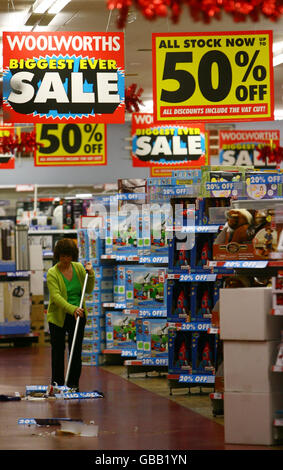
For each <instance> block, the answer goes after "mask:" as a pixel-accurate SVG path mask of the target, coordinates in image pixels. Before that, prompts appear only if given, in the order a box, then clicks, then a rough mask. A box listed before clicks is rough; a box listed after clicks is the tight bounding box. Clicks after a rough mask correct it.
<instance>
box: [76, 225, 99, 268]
mask: <svg viewBox="0 0 283 470" xmlns="http://www.w3.org/2000/svg"><path fill="white" fill-rule="evenodd" d="M77 232H78V237H77V241H78V250H79V259H80V260H81V262H82V263H83V264H84V263H85V262H87V261H90V262H91V263H92V265H93V266H99V264H100V257H101V255H102V254H103V253H104V240H103V239H102V238H101V237H100V236H99V231H98V230H97V229H78V231H77Z"/></svg>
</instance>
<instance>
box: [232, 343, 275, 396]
mask: <svg viewBox="0 0 283 470" xmlns="http://www.w3.org/2000/svg"><path fill="white" fill-rule="evenodd" d="M279 344H280V341H224V383H225V391H227V392H248V393H251V392H255V393H259V392H260V393H270V392H281V391H283V374H280V373H276V372H272V370H271V367H272V364H275V361H276V357H277V353H278V347H279Z"/></svg>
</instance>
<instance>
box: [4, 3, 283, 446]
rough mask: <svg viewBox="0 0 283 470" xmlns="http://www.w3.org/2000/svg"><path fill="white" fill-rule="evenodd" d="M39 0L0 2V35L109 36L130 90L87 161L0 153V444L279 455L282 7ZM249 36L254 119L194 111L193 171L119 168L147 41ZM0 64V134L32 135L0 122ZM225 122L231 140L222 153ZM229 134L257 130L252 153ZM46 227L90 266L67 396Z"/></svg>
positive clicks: (282, 391) (145, 74) (126, 160)
mask: <svg viewBox="0 0 283 470" xmlns="http://www.w3.org/2000/svg"><path fill="white" fill-rule="evenodd" d="M43 3H44V2H42V1H41V0H37V1H36V2H33V1H29V0H21V1H20V0H19V1H18V0H8V1H4V0H1V1H0V28H1V36H2V33H3V32H6V33H7V32H9V33H14V32H16V31H17V32H19V31H20V32H22V33H25V32H26V33H31V34H33V33H47V34H48V33H58V32H62V33H64V34H66V35H67V34H68V33H70V34H71V32H79V33H87V32H95V34H97V32H101V35H103V34H104V33H115V32H117V33H121V32H122V33H123V34H124V68H125V77H124V78H125V90H128V91H129V90H130V88H131V87H134V90H135V91H136V92H137V93H139V92H140V94H138V95H135V96H133V95H132V102H131V105H129V107H128V108H126V109H125V116H124V122H123V123H113V122H111V121H110V123H109V124H108V123H107V124H105V131H104V132H105V155H104V158H105V159H104V163H103V164H97V163H96V164H95V163H94V162H92V164H91V165H87V164H84V165H83V164H81V165H80V164H76V165H74V164H73V165H72V164H67V163H63V164H62V163H61V164H60V165H55V164H52V163H50V162H49V164H48V165H47V164H46V165H40V164H39V163H38V161H39V160H38V161H37V160H36V158H37V157H36V152H37V149H38V147H36V143H34V142H33V144H30V146H28V145H27V147H24V148H23V149H20V150H19V148H20V147H17V146H16V145H15V146H14V148H13V149H12V147H11V151H10V153H9V156H10V157H11V155H12V159H13V166H12V167H5V163H2V161H1V160H0V166H1V165H4V166H1V168H0V237H1V241H0V358H1V359H0V399H1V400H0V401H1V403H0V408H1V413H0V414H1V420H0V421H1V423H0V449H1V450H8V451H12V450H44V451H45V450H95V451H98V450H105V451H106V450H108V451H110V450H112V451H114V450H115V451H119V450H145V449H146V450H158V449H159V450H163V451H168V450H182V451H186V450H270V451H272V450H282V449H283V359H282V353H283V300H282V299H283V281H282V279H283V248H282V240H281V236H282V233H281V232H282V228H283V223H282V207H283V177H282V175H283V173H282V161H283V152H282V147H281V146H283V143H282V142H283V140H282V139H283V124H282V123H283V81H282V72H283V28H282V24H283V23H282V22H283V20H282V15H283V7H282V5H281V4H280V2H279V1H278V2H277V3H278V5H277V7H276V8H277V10H276V11H277V13H276V12H273V16H272V17H271V16H270V15H269V13H268V10H267V9H266V10H265V13H263V12H262V11H261V10H260V8H262V5H261V3H263V2H258V3H260V6H259V7H258V10H257V11H255V12H252V13H249V12H250V10H247V9H246V8H247V4H248V3H249V4H250V8H252V6H254V3H255V2H238V6H237V7H235V8H236V9H234V10H233V9H232V10H231V11H230V12H228V11H225V9H224V6H223V7H222V6H219V4H218V5H216V4H217V2H216V1H215V2H213V1H212V2H211V9H210V10H209V12H208V10H207V5H205V4H206V3H207V2H189V1H187V2H184V4H183V6H182V9H181V10H180V12H179V16H178V18H176V21H173V20H172V17H171V13H172V11H171V10H170V7H167V10H166V9H165V10H164V9H162V8H161V7H160V5H161V6H162V5H163V6H164V3H165V2H159V8H161V9H159V10H158V8H157V6H158V5H157V3H156V2H148V3H149V5H147V9H146V7H145V6H144V4H142V2H130V7H129V9H128V10H127V9H126V10H123V9H122V10H121V11H120V12H119V9H118V8H119V3H117V2H115V1H113V2H110V1H108V2H106V1H105V0H103V1H102V0H88V1H87V0H83V1H81V0H80V1H79V0H71V1H69V2H67V1H65V2H61V3H62V4H61V6H60V7H58V9H57V10H56V8H55V9H53V10H52V9H51V10H50V8H51V6H52V5H49V6H48V7H46V6H45V7H42V9H40V6H42V4H43ZM49 3H50V2H49ZM125 3H126V2H125ZM155 3H156V5H157V6H156V5H155ZM180 3H181V2H180ZM218 3H219V2H218ZM221 3H223V4H225V2H221ZM266 3H268V4H269V5H268V6H269V7H270V9H271V4H273V3H274V2H271V1H270V2H266ZM51 4H52V2H51ZM53 4H57V2H54V1H53ZM121 4H122V5H123V4H124V2H121ZM176 4H177V5H179V2H176ZM152 5H153V6H152ZM154 5H155V6H154ZM170 5H171V3H170ZM251 5H252V6H251ZM53 6H54V5H53ZM149 6H151V7H152V8H155V10H154V14H155V15H156V17H151V14H153V13H150V11H149V10H150V9H149ZM37 7H39V8H38V9H36V8H37ZM175 7H176V5H175ZM60 8H61V9H60ZM156 8H157V9H156ZM217 8H220V10H219V11H218V10H217ZM231 8H232V7H231ZM237 8H238V9H237ZM254 8H255V7H254ZM119 13H120V16H119ZM175 13H176V10H175ZM253 13H254V16H253ZM275 16H276V18H275ZM15 25H16V26H17V28H15ZM266 31H268V32H272V44H271V48H272V51H273V52H272V57H271V62H270V64H269V65H271V69H270V70H272V74H271V76H272V81H273V83H272V85H271V86H270V93H271V94H272V100H274V110H273V111H274V112H272V113H271V114H272V116H271V117H269V118H266V120H265V118H262V117H261V118H260V117H259V116H258V115H255V116H254V119H253V118H250V119H249V118H247V117H246V118H244V119H243V120H241V118H239V117H238V118H237V117H235V116H233V118H232V119H231V120H229V119H227V117H226V118H225V116H224V117H222V119H221V118H219V119H218V120H217V119H215V120H214V119H210V120H207V121H206V122H204V123H201V124H200V119H198V124H199V128H200V129H201V131H199V130H198V133H199V135H200V139H201V145H202V146H203V154H202V159H201V160H199V162H198V164H197V165H196V166H194V165H193V164H192V161H190V164H188V165H187V166H186V165H185V164H184V162H183V164H181V165H180V164H179V165H178V164H177V165H174V166H172V165H171V167H172V168H171V167H170V165H162V163H164V160H163V161H161V162H160V161H159V164H157V165H156V166H155V165H153V164H151V165H148V166H142V165H141V164H140V165H139V166H138V165H137V164H135V160H134V157H133V153H134V151H133V142H134V140H135V138H136V135H135V134H134V133H133V116H134V114H137V113H145V114H151V115H152V114H153V113H154V112H156V103H155V101H154V99H155V98H154V90H153V88H154V83H153V81H154V79H155V76H154V75H153V73H152V70H153V69H154V70H155V64H153V55H152V53H153V42H152V34H153V33H162V34H164V35H165V36H166V34H167V35H168V37H169V38H170V35H171V34H173V33H174V34H175V33H176V35H178V34H180V35H181V36H182V35H185V36H186V35H193V34H198V35H199V36H201V35H203V37H204V36H205V35H209V34H210V33H215V32H218V35H219V36H221V34H223V35H225V34H227V32H228V33H229V32H234V34H236V35H238V36H237V37H239V35H241V34H243V35H244V34H246V35H248V34H255V35H257V34H259V32H260V33H261V34H262V35H264V34H265V33H266ZM244 32H245V33H244ZM0 46H1V49H3V41H2V37H1V39H0ZM270 50H271V49H270ZM1 58H2V52H1ZM1 65H2V66H1V67H0V79H1V80H0V88H1V94H2V96H3V98H4V103H3V99H2V100H1V101H2V106H1V108H2V111H1V126H0V127H1V130H3V129H4V128H5V125H8V126H9V125H12V126H13V130H14V132H15V134H14V135H15V136H16V135H19V136H21V138H22V139H23V134H22V133H23V132H26V133H27V135H28V136H33V135H35V136H36V137H35V139H38V135H37V134H33V133H34V132H37V131H38V128H37V127H34V126H37V124H38V123H37V122H36V121H35V122H34V124H33V123H32V121H29V122H27V123H25V122H24V118H22V121H21V122H15V121H13V123H12V124H9V123H7V122H6V121H5V109H6V113H7V100H6V99H5V86H4V85H3V84H4V83H5V82H4V80H5V63H4V67H3V64H1ZM247 65H248V64H246V66H247ZM264 65H265V68H264V70H266V69H267V64H264ZM258 67H259V66H258ZM262 67H263V66H262ZM6 68H7V63H6ZM213 70H215V69H213ZM270 73H271V72H270ZM259 80H263V79H262V76H260V79H259ZM259 80H258V81H259ZM215 83H216V82H215ZM218 104H221V102H220V103H219V102H218ZM3 108H4V112H3ZM7 114H8V113H7ZM7 114H6V115H7ZM184 121H186V120H185V119H184V120H183V121H182V125H184V126H187V127H188V128H189V129H193V131H196V129H195V128H196V127H198V125H197V123H193V124H192V122H191V120H188V119H187V122H184ZM90 122H91V121H90ZM39 125H43V124H39ZM63 125H64V124H63ZM82 125H83V124H82ZM92 125H93V123H91V124H90V126H92ZM166 125H168V126H170V125H171V126H176V127H177V126H178V121H173V120H171V121H170V120H169V121H167V123H166ZM201 126H203V127H201ZM149 127H150V126H149ZM86 129H87V131H86V138H89V139H90V137H89V135H88V134H89V131H90V130H92V129H93V127H90V129H88V128H86V127H84V130H86ZM177 129H178V127H177ZM225 132H230V133H233V135H234V136H235V135H236V136H237V137H236V139H237V138H238V141H237V142H236V143H238V149H239V148H240V149H244V151H245V154H241V155H244V157H243V156H241V155H240V157H239V155H238V154H237V151H235V152H236V153H234V154H233V155H236V156H237V158H238V157H239V158H238V160H237V158H235V160H234V163H231V162H233V160H231V159H230V164H227V162H226V164H225V156H223V151H224V150H225V149H224V147H222V144H223V140H222V139H224V136H225V135H226V138H228V137H227V134H225ZM245 132H247V134H249V133H251V134H256V135H257V137H258V141H256V138H255V140H254V141H253V146H249V145H250V141H249V140H248V139H249V138H251V137H242V141H241V140H240V137H239V135H240V134H241V133H242V134H245ZM242 134H241V135H242ZM3 135H5V134H4V133H3V132H1V136H0V137H1V139H3ZM249 135H250V134H249ZM245 139H246V140H245ZM251 139H252V138H251ZM36 141H37V140H36ZM88 142H89V140H88ZM0 145H2V151H1V153H2V155H1V156H2V157H4V156H5V155H6V154H7V148H5V150H3V149H4V147H3V140H2V141H0ZM10 145H12V144H11V142H10ZM235 145H236V144H235ZM32 146H34V147H32ZM230 148H231V149H232V148H233V149H235V147H232V146H231V147H230ZM223 149H224V150H223ZM264 150H266V152H267V153H265V154H264ZM6 156H7V155H6ZM273 157H274V158H275V160H274V158H273ZM227 161H228V160H227ZM3 162H4V160H3ZM238 162H240V164H239V163H238ZM151 163H152V161H151ZM171 163H172V162H171ZM179 163H180V161H179ZM281 201H282V202H281ZM155 205H156V206H155ZM157 206H158V208H157ZM165 206H166V210H165V209H164V207H165ZM146 207H147V208H148V207H150V208H151V210H149V212H147V211H146V210H145V208H146ZM153 207H154V208H153ZM160 208H161V211H160ZM147 210H148V209H147ZM158 211H160V213H159V212H158ZM166 211H169V212H166ZM117 214H118V218H117ZM156 214H157V215H156ZM155 216H156V218H155ZM233 218H234V221H235V218H237V224H238V226H237V227H236V228H235V226H232V225H229V223H230V221H231V220H232V219H233ZM243 219H244V222H243ZM119 224H121V225H119ZM227 227H228V228H227ZM237 229H239V232H238V234H236V233H235V232H236V230H237ZM244 230H245V232H243V231H244ZM184 235H185V237H184ZM232 235H233V238H232ZM237 237H238V238H237ZM63 238H71V239H73V240H74V241H75V243H76V244H77V247H78V253H79V257H78V261H80V262H81V263H82V264H83V265H85V263H86V262H88V261H90V262H91V263H92V265H93V268H94V271H95V287H94V290H93V292H92V293H91V294H87V295H86V296H85V300H86V306H87V323H86V327H85V336H84V341H83V346H82V374H81V379H80V392H77V393H75V392H74V391H72V390H69V391H68V390H59V392H58V390H57V392H56V390H55V392H54V390H53V389H52V388H51V386H50V381H51V362H50V361H51V359H50V358H51V344H50V333H49V325H48V321H47V309H48V304H49V291H48V286H47V280H46V276H47V272H48V270H49V269H50V268H52V266H54V264H55V263H56V261H55V260H54V248H55V245H56V243H57V241H59V240H61V239H63ZM67 364H68V355H67V354H66V363H65V365H66V368H67ZM52 420H53V421H56V422H51V421H52Z"/></svg>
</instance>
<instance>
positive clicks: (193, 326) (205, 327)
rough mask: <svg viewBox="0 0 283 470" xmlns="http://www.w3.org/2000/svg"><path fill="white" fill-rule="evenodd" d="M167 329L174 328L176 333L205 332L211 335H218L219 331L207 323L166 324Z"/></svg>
mask: <svg viewBox="0 0 283 470" xmlns="http://www.w3.org/2000/svg"><path fill="white" fill-rule="evenodd" d="M168 327H169V328H176V330H177V331H207V332H208V333H211V334H218V333H219V329H218V328H215V327H213V325H212V324H211V323H209V322H207V323H206V322H189V323H185V322H184V323H175V322H168Z"/></svg>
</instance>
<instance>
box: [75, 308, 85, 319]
mask: <svg viewBox="0 0 283 470" xmlns="http://www.w3.org/2000/svg"><path fill="white" fill-rule="evenodd" d="M74 317H75V319H76V320H77V318H78V317H82V318H83V317H84V309H83V308H80V307H77V308H76V310H75V311H74Z"/></svg>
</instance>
